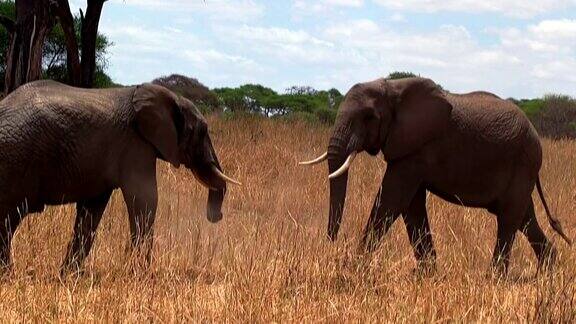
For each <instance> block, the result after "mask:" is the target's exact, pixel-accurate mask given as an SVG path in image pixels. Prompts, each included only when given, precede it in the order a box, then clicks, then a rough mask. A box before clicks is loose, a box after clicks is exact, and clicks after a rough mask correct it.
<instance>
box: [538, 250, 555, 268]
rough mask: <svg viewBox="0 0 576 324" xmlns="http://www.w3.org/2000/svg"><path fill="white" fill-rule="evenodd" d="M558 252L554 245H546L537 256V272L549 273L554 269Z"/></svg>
mask: <svg viewBox="0 0 576 324" xmlns="http://www.w3.org/2000/svg"><path fill="white" fill-rule="evenodd" d="M557 256H558V252H557V251H556V249H555V248H554V247H552V246H551V245H548V246H547V247H546V249H545V251H544V252H543V253H542V255H541V256H540V257H539V258H538V274H541V273H551V272H553V271H554V265H555V264H556V257H557Z"/></svg>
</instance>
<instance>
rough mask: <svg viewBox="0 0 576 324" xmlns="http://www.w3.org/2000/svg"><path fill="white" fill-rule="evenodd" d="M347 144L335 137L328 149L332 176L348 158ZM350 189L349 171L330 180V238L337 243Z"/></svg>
mask: <svg viewBox="0 0 576 324" xmlns="http://www.w3.org/2000/svg"><path fill="white" fill-rule="evenodd" d="M346 144H347V142H346V141H344V140H342V139H340V137H337V136H333V137H332V139H331V140H330V145H329V147H328V169H329V172H330V174H333V173H334V172H336V171H337V170H338V169H339V168H340V167H341V166H342V164H344V162H345V161H346V158H347V157H348V151H347V149H346V146H347V145H346ZM347 187H348V171H346V172H344V173H342V174H341V175H340V176H338V177H335V178H332V179H330V211H329V215H328V237H329V238H330V240H332V241H335V240H336V238H337V237H338V230H339V229H340V223H341V222H342V214H343V213H344V202H345V201H346V189H347Z"/></svg>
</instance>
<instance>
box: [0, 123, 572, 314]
mask: <svg viewBox="0 0 576 324" xmlns="http://www.w3.org/2000/svg"><path fill="white" fill-rule="evenodd" d="M210 123H211V133H212V139H213V141H214V142H215V147H216V149H217V151H218V153H219V157H220V160H221V162H222V164H223V167H224V169H225V170H226V171H227V173H228V174H230V175H231V176H233V177H235V178H238V179H240V180H241V181H242V182H243V183H244V186H243V187H230V190H229V192H228V196H227V198H226V201H225V205H224V212H225V215H224V220H223V221H222V222H221V223H219V224H217V225H212V224H209V222H208V221H207V220H206V217H205V205H206V196H207V192H206V190H205V189H203V188H202V187H200V185H199V184H198V183H197V182H196V181H195V180H194V178H193V176H192V175H191V174H190V173H189V172H187V171H186V170H185V169H183V168H181V169H179V170H176V169H174V168H171V167H169V166H168V165H167V164H165V163H159V164H158V174H159V196H160V202H159V208H158V215H157V221H156V226H155V231H156V241H155V246H154V252H153V262H152V266H151V269H149V270H133V268H131V267H130V266H129V265H130V264H131V263H130V262H129V259H130V257H129V256H128V255H127V253H125V248H126V246H127V242H128V232H129V231H128V220H127V216H126V210H125V206H124V203H123V200H122V197H121V195H120V193H115V195H114V196H113V198H112V200H111V203H110V204H109V205H108V208H107V210H106V213H105V215H104V218H103V221H102V224H101V225H100V228H99V231H98V237H97V240H96V243H95V246H94V248H93V249H92V253H91V256H90V257H89V259H88V260H87V264H86V267H87V269H86V273H85V275H84V276H83V277H80V278H70V279H68V280H66V281H62V280H60V279H58V271H59V269H58V268H59V265H60V262H61V260H62V258H63V257H64V253H65V249H66V244H67V242H68V240H69V238H70V237H71V230H72V223H73V217H74V214H75V209H74V206H64V207H52V208H49V209H48V210H47V211H46V212H44V213H43V214H41V215H31V216H29V217H28V218H27V219H26V220H25V221H24V223H23V224H22V225H21V227H20V228H19V230H18V232H17V234H16V237H15V239H14V243H13V256H14V260H15V268H14V271H13V273H11V274H8V275H6V276H4V278H3V279H2V280H1V282H0V318H1V319H2V320H3V321H62V320H65V321H71V322H72V321H82V322H84V321H98V320H107V321H129V322H141V321H161V322H164V321H165V322H172V321H180V320H185V321H200V320H202V321H231V322H280V321H282V322H313V321H314V322H316V321H321V322H341V321H353V322H365V321H369V322H380V321H404V322H413V321H416V322H430V321H434V322H445V321H450V320H460V321H483V322H486V321H530V322H531V321H551V322H557V321H576V297H575V294H576V251H575V250H574V248H570V247H568V246H567V245H566V244H565V243H564V242H563V241H562V240H561V239H560V238H559V236H558V235H556V234H555V233H552V232H551V229H550V226H549V225H548V222H547V220H546V218H545V215H544V212H543V208H542V205H541V203H540V202H539V200H536V209H537V214H538V218H539V221H540V223H541V225H542V226H543V228H544V229H545V231H546V232H547V233H548V235H549V237H551V238H552V239H553V240H554V242H555V243H556V246H557V247H558V249H559V252H560V255H559V258H558V263H557V267H556V268H555V271H554V272H553V273H551V274H550V275H541V276H536V275H535V274H536V258H535V257H534V255H533V253H532V250H531V249H530V247H529V245H528V243H527V241H526V240H525V239H524V238H523V237H521V236H520V235H519V236H517V240H516V244H515V246H514V250H513V259H512V268H511V273H510V275H509V276H508V277H506V278H494V277H492V276H491V275H490V271H489V263H490V257H491V255H492V249H493V246H494V243H495V231H496V229H495V225H496V222H495V219H494V217H492V216H491V215H489V214H488V213H487V212H485V211H481V210H475V209H469V208H464V207H459V206H454V205H450V204H448V203H445V202H443V201H441V200H439V199H437V198H436V197H433V196H430V197H429V199H428V210H429V214H430V218H431V226H432V231H433V234H434V241H435V244H436V248H437V251H438V272H437V274H435V275H434V276H432V277H427V278H420V277H418V276H415V275H413V274H412V269H413V268H414V266H415V261H414V258H413V256H412V250H411V247H410V245H409V243H408V239H407V235H406V233H405V230H404V225H403V224H402V221H401V220H400V221H398V222H397V223H396V224H395V225H394V226H393V227H392V229H391V231H390V232H389V233H388V235H387V236H386V237H385V239H384V241H383V243H382V246H381V248H380V249H379V250H378V251H377V253H375V254H374V255H372V256H370V257H365V256H364V257H362V256H359V255H358V254H357V253H356V247H357V244H358V239H359V235H360V234H361V230H362V228H363V226H364V223H365V221H366V219H367V215H368V213H369V211H370V208H371V207H372V201H373V198H374V196H375V195H376V192H377V189H378V185H379V183H380V179H381V176H382V175H383V173H384V171H385V169H386V164H385V163H384V161H383V160H382V159H380V158H378V159H375V158H371V157H369V156H367V155H361V156H360V157H359V159H357V161H356V162H355V164H354V165H353V167H352V171H351V178H350V186H349V191H348V200H347V205H346V211H345V215H344V223H343V228H342V230H341V234H340V237H339V240H338V241H337V242H336V243H335V244H331V243H329V242H328V240H327V238H326V236H325V233H326V222H327V205H328V201H327V200H328V190H327V168H326V167H325V166H316V167H313V168H304V167H299V166H298V165H297V162H298V161H299V160H303V159H308V158H312V157H315V156H317V155H318V154H319V153H322V151H323V150H325V148H326V144H327V140H328V137H329V134H330V129H329V128H322V127H312V126H309V125H306V124H304V123H287V122H279V121H270V120H262V119H238V120H231V121H223V120H220V119H216V118H211V119H210ZM544 154H545V158H544V161H545V162H544V165H543V168H542V172H541V177H542V180H543V185H544V188H545V192H546V196H547V198H548V202H549V204H550V205H551V208H552V210H553V212H554V214H555V215H557V216H558V217H559V218H560V220H561V221H562V222H563V225H564V228H565V229H566V230H567V233H568V235H569V236H570V237H572V238H576V142H571V141H549V140H545V141H544ZM535 197H536V196H535Z"/></svg>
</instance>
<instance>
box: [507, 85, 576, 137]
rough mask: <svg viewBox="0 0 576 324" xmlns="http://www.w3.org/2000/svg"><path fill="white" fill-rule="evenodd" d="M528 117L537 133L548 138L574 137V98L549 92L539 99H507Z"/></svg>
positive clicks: (575, 126)
mask: <svg viewBox="0 0 576 324" xmlns="http://www.w3.org/2000/svg"><path fill="white" fill-rule="evenodd" d="M508 100H510V101H512V102H514V103H515V104H517V105H518V106H519V107H520V108H521V109H522V110H523V111H524V112H525V113H526V115H527V116H528V117H529V118H530V120H531V121H532V123H533V124H534V126H535V127H536V129H537V130H538V133H539V134H540V135H542V136H545V137H550V138H555V139H558V138H576V99H575V98H572V97H570V96H566V95H560V94H549V95H546V96H544V97H543V98H540V99H522V100H516V99H513V98H511V99H508Z"/></svg>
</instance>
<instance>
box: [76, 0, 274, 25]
mask: <svg viewBox="0 0 576 324" xmlns="http://www.w3.org/2000/svg"><path fill="white" fill-rule="evenodd" d="M76 1H77V0H76ZM111 2H112V3H115V4H120V5H125V6H126V5H127V6H134V7H141V8H146V9H151V10H162V11H170V12H174V13H186V14H197V15H199V16H208V17H209V18H211V19H214V20H218V21H251V20H254V19H256V18H258V17H261V16H262V15H263V14H264V6H263V5H262V4H260V3H257V2H256V1H253V0H205V1H201V0H170V1H158V0H113V1H111Z"/></svg>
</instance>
